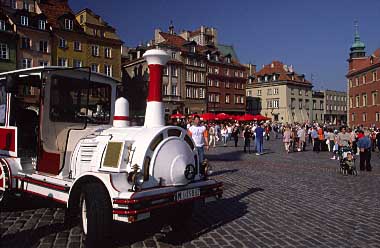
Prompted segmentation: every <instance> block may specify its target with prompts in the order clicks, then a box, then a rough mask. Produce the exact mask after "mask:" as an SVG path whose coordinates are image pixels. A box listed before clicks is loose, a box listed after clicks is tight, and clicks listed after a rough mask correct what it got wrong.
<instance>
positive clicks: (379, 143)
mask: <svg viewBox="0 0 380 248" xmlns="http://www.w3.org/2000/svg"><path fill="white" fill-rule="evenodd" d="M376 140H377V141H376V142H377V149H378V150H379V152H380V128H378V129H377V134H376Z"/></svg>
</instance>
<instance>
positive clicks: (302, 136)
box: [297, 126, 306, 152]
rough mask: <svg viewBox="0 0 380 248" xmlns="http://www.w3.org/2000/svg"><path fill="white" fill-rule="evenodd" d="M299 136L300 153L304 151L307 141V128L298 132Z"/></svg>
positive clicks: (302, 128) (301, 128)
mask: <svg viewBox="0 0 380 248" xmlns="http://www.w3.org/2000/svg"><path fill="white" fill-rule="evenodd" d="M297 136H298V151H299V152H300V151H303V150H304V144H305V141H306V131H305V127H304V126H302V127H300V129H298V131H297Z"/></svg>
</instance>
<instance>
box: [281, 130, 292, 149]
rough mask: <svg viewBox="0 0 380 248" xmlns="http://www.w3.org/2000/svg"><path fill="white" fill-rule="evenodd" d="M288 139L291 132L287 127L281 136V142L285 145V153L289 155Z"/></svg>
mask: <svg viewBox="0 0 380 248" xmlns="http://www.w3.org/2000/svg"><path fill="white" fill-rule="evenodd" d="M290 138H291V132H290V129H289V127H288V126H287V127H285V131H284V134H283V136H282V142H284V145H285V151H286V152H287V153H289V148H290Z"/></svg>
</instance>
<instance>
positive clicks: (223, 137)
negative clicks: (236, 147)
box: [221, 125, 228, 146]
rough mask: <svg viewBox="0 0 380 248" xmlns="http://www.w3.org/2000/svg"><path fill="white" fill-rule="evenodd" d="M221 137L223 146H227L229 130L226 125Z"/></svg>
mask: <svg viewBox="0 0 380 248" xmlns="http://www.w3.org/2000/svg"><path fill="white" fill-rule="evenodd" d="M221 135H222V141H223V146H227V139H228V130H227V127H226V126H225V125H222V130H221Z"/></svg>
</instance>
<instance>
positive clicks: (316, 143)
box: [311, 127, 319, 152]
mask: <svg viewBox="0 0 380 248" xmlns="http://www.w3.org/2000/svg"><path fill="white" fill-rule="evenodd" d="M311 138H312V139H313V151H314V152H319V150H318V146H319V138H318V132H317V127H314V128H313V130H312V131H311Z"/></svg>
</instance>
